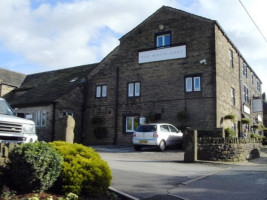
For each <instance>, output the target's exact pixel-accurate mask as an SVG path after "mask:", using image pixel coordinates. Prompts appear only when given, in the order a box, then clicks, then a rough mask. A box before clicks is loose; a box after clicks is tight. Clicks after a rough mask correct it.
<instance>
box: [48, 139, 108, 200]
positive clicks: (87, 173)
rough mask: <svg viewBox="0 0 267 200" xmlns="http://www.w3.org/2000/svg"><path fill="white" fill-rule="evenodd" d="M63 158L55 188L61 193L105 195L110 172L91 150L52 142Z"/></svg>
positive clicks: (60, 142)
mask: <svg viewBox="0 0 267 200" xmlns="http://www.w3.org/2000/svg"><path fill="white" fill-rule="evenodd" d="M51 145H53V146H54V147H55V148H56V149H57V150H58V151H59V152H60V154H61V155H62V156H63V158H64V162H63V163H62V171H61V174H60V176H59V178H58V181H57V182H56V184H55V188H54V189H57V190H60V191H61V192H63V193H69V192H72V193H75V194H77V195H87V196H90V197H97V196H101V195H103V194H105V193H106V192H107V190H108V187H109V186H110V183H111V179H112V176H111V170H110V168H109V166H108V164H107V163H106V162H105V161H103V160H102V159H101V157H100V156H99V154H98V153H96V152H95V151H94V150H93V149H92V148H89V147H86V146H83V145H81V144H68V143H66V142H62V141H55V142H52V143H51Z"/></svg>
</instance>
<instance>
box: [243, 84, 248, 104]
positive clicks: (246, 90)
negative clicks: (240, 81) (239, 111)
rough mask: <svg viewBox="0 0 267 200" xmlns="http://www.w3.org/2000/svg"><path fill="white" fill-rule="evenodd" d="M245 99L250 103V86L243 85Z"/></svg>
mask: <svg viewBox="0 0 267 200" xmlns="http://www.w3.org/2000/svg"><path fill="white" fill-rule="evenodd" d="M243 99H244V102H246V103H249V94H248V88H247V86H245V85H244V87H243Z"/></svg>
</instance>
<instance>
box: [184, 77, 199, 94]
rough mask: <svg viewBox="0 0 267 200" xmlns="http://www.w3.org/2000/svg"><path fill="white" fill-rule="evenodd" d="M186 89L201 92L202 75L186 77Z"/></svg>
mask: <svg viewBox="0 0 267 200" xmlns="http://www.w3.org/2000/svg"><path fill="white" fill-rule="evenodd" d="M184 84H185V85H184V90H185V92H201V91H202V87H201V75H200V74H196V75H187V76H185V77H184Z"/></svg>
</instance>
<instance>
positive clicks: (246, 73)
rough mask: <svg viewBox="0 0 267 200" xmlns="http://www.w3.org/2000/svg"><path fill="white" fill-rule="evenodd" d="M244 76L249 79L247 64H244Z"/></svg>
mask: <svg viewBox="0 0 267 200" xmlns="http://www.w3.org/2000/svg"><path fill="white" fill-rule="evenodd" d="M243 76H244V77H246V78H248V69H247V65H246V64H245V63H243Z"/></svg>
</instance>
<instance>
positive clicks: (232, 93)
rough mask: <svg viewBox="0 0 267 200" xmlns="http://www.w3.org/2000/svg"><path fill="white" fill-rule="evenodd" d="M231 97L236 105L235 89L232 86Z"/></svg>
mask: <svg viewBox="0 0 267 200" xmlns="http://www.w3.org/2000/svg"><path fill="white" fill-rule="evenodd" d="M231 99H232V105H233V106H234V105H235V89H234V88H231Z"/></svg>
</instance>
